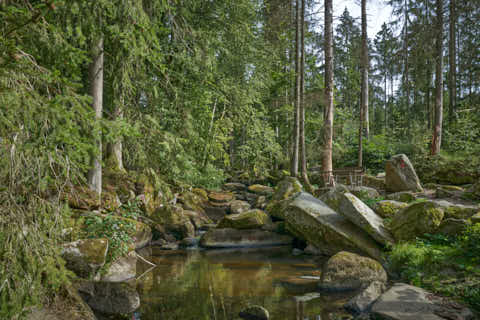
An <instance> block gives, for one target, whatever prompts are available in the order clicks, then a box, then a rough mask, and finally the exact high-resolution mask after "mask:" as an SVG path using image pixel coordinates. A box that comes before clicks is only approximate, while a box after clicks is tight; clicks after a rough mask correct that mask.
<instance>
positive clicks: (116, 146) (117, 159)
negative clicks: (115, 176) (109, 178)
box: [107, 98, 125, 171]
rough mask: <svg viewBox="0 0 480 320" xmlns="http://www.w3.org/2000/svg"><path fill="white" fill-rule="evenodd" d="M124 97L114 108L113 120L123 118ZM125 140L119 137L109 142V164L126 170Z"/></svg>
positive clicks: (117, 168)
mask: <svg viewBox="0 0 480 320" xmlns="http://www.w3.org/2000/svg"><path fill="white" fill-rule="evenodd" d="M124 105H125V104H124V99H123V98H122V99H121V102H120V104H119V105H116V106H115V108H114V110H113V120H120V121H121V120H123V106H124ZM122 153H123V142H122V137H117V138H116V139H115V141H114V142H112V143H109V144H107V156H108V159H109V165H110V166H113V167H114V168H115V169H116V170H120V171H124V170H125V168H124V166H123V155H122Z"/></svg>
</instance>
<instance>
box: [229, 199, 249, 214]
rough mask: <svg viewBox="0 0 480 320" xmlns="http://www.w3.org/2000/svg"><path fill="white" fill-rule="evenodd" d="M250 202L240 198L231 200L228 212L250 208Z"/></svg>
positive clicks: (239, 211)
mask: <svg viewBox="0 0 480 320" xmlns="http://www.w3.org/2000/svg"><path fill="white" fill-rule="evenodd" d="M250 208H251V205H250V203H248V202H246V201H242V200H233V201H232V202H231V203H230V212H231V213H232V214H238V213H242V212H245V211H248V210H250Z"/></svg>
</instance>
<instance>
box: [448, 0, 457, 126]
mask: <svg viewBox="0 0 480 320" xmlns="http://www.w3.org/2000/svg"><path fill="white" fill-rule="evenodd" d="M456 23H457V13H456V3H455V0H450V40H449V49H448V54H449V65H450V72H449V74H448V91H449V92H448V96H449V100H450V101H449V104H450V105H449V120H450V122H453V121H454V120H455V119H454V114H455V111H456V110H455V109H456V104H457V63H456V59H457V52H456V49H457V46H456V32H457V31H456Z"/></svg>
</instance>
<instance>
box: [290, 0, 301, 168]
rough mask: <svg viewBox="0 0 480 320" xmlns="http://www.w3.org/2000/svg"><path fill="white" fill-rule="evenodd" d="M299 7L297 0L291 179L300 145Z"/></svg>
mask: <svg viewBox="0 0 480 320" xmlns="http://www.w3.org/2000/svg"><path fill="white" fill-rule="evenodd" d="M300 6H301V0H297V1H296V7H295V112H294V113H295V117H294V121H295V122H294V125H293V152H292V164H291V168H290V174H291V175H292V176H293V177H297V176H298V156H299V151H298V149H299V145H300V103H301V101H300V95H301V93H300V89H301V88H300V64H301V63H300V28H301V21H300V11H301V10H300Z"/></svg>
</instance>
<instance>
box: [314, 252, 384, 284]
mask: <svg viewBox="0 0 480 320" xmlns="http://www.w3.org/2000/svg"><path fill="white" fill-rule="evenodd" d="M373 281H378V282H381V283H386V282H387V273H386V272H385V269H384V268H383V267H382V265H381V264H380V263H378V262H377V261H375V260H373V259H370V258H367V257H362V256H359V255H357V254H354V253H351V252H345V251H341V252H339V253H337V254H335V255H334V256H333V257H331V258H330V259H328V261H327V263H326V264H325V265H324V267H323V272H322V276H321V280H320V283H319V286H320V288H321V289H322V290H328V291H348V290H357V289H359V288H361V287H365V286H367V285H369V284H370V283H371V282H373Z"/></svg>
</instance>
